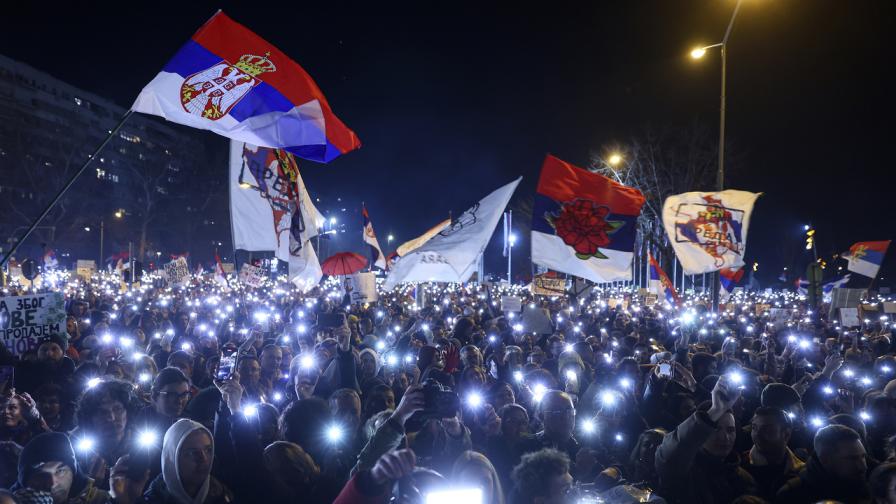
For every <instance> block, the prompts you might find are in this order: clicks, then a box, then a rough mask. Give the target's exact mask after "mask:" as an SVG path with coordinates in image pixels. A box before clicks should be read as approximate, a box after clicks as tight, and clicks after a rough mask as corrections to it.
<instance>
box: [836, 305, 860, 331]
mask: <svg viewBox="0 0 896 504" xmlns="http://www.w3.org/2000/svg"><path fill="white" fill-rule="evenodd" d="M840 325H842V326H843V327H859V326H861V325H862V321H861V320H859V309H858V308H840Z"/></svg>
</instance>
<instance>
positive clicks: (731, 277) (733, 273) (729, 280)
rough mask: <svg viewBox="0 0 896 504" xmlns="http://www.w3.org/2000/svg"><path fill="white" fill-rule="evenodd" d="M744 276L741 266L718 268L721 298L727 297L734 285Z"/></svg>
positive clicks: (732, 290)
mask: <svg viewBox="0 0 896 504" xmlns="http://www.w3.org/2000/svg"><path fill="white" fill-rule="evenodd" d="M743 276H744V270H743V268H722V269H720V270H719V280H720V281H721V283H722V290H721V298H722V299H728V296H730V295H731V293H732V292H734V287H736V286H737V284H738V283H740V279H741V278H743Z"/></svg>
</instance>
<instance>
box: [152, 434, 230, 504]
mask: <svg viewBox="0 0 896 504" xmlns="http://www.w3.org/2000/svg"><path fill="white" fill-rule="evenodd" d="M214 459H215V442H214V438H213V436H212V433H211V432H209V430H208V429H206V428H205V427H203V426H202V424H199V423H196V422H194V421H192V420H187V419H185V418H182V419H180V420H178V421H177V422H175V423H174V425H172V426H171V427H170V428H169V429H168V430H167V431H166V432H165V438H164V440H163V441H162V474H160V475H159V476H158V477H156V478H155V479H154V480H153V481H152V483H150V485H149V488H148V489H147V490H146V493H144V494H143V500H144V502H146V503H148V504H217V503H226V502H233V494H232V493H231V492H230V490H229V489H228V488H227V487H225V486H224V485H223V484H222V483H221V482H220V481H218V480H217V479H215V477H213V476H212V475H211V471H212V464H213V463H214Z"/></svg>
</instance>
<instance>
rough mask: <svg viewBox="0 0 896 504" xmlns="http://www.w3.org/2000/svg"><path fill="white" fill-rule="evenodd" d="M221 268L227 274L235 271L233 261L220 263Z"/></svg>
mask: <svg viewBox="0 0 896 504" xmlns="http://www.w3.org/2000/svg"><path fill="white" fill-rule="evenodd" d="M221 269H222V270H224V273H227V274H228V275H229V274H230V273H233V272H234V271H236V268H235V267H234V265H233V263H221Z"/></svg>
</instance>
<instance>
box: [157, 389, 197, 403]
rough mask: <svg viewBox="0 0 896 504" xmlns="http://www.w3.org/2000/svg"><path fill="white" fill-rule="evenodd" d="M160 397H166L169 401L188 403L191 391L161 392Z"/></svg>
mask: <svg viewBox="0 0 896 504" xmlns="http://www.w3.org/2000/svg"><path fill="white" fill-rule="evenodd" d="M159 395H160V396H164V397H165V399H168V400H169V401H186V400H187V399H189V398H190V391H189V390H188V391H186V392H181V393H177V392H168V391H164V392H159Z"/></svg>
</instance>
